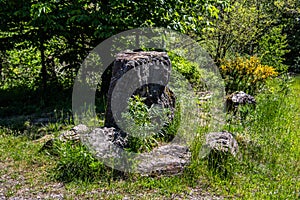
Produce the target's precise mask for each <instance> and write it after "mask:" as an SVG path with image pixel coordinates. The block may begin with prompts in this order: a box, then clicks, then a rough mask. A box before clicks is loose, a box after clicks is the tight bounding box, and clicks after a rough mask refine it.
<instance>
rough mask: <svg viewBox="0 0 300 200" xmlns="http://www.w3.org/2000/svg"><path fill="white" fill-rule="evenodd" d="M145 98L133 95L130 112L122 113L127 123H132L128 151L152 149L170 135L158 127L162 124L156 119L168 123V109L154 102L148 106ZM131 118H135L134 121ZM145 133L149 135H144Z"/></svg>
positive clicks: (129, 107)
mask: <svg viewBox="0 0 300 200" xmlns="http://www.w3.org/2000/svg"><path fill="white" fill-rule="evenodd" d="M144 100H145V98H142V97H140V96H138V95H135V96H133V97H132V98H130V99H129V102H128V113H123V114H122V117H123V119H124V121H125V122H126V124H129V123H130V124H132V125H131V126H130V127H128V131H129V142H128V149H127V150H128V151H133V152H144V151H150V150H151V149H152V148H153V147H156V146H157V145H158V144H159V142H160V141H163V140H164V139H163V138H165V136H166V135H169V134H167V133H164V131H163V130H159V129H158V128H159V127H160V126H161V125H160V124H159V122H158V121H156V119H158V118H159V121H160V123H162V122H163V123H164V124H168V119H167V116H168V115H167V112H168V111H167V110H166V109H164V110H161V109H157V108H156V107H155V106H154V104H153V105H152V106H151V107H150V108H148V106H147V105H146V104H145V103H144ZM131 119H133V121H132V120H131ZM132 122H133V123H132ZM161 128H163V127H161ZM143 133H147V134H149V135H146V136H144V135H143ZM165 139H166V138H165Z"/></svg>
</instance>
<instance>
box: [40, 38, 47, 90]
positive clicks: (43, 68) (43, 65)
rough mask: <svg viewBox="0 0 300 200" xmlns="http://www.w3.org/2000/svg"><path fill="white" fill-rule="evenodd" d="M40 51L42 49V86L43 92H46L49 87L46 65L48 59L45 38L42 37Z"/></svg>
mask: <svg viewBox="0 0 300 200" xmlns="http://www.w3.org/2000/svg"><path fill="white" fill-rule="evenodd" d="M40 51H41V64H42V69H41V75H42V87H43V92H45V91H46V89H47V66H46V60H45V49H44V39H43V38H41V41H40Z"/></svg>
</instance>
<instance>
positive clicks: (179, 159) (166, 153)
mask: <svg viewBox="0 0 300 200" xmlns="http://www.w3.org/2000/svg"><path fill="white" fill-rule="evenodd" d="M118 135H119V132H118V130H117V129H115V128H107V127H104V128H96V129H94V130H93V131H92V132H90V133H88V134H85V135H83V137H82V139H83V142H84V143H85V144H87V145H88V146H89V148H90V149H91V150H92V151H93V152H94V154H95V156H96V157H98V158H99V159H100V160H101V161H103V162H104V163H106V164H108V165H111V163H113V167H114V168H115V169H117V170H122V171H129V172H134V173H140V174H142V175H166V174H168V175H170V174H178V173H181V172H182V171H183V170H184V167H185V166H186V165H188V164H189V162H190V158H191V153H190V151H189V149H188V148H187V147H184V146H180V145H175V144H167V145H163V146H160V147H157V148H155V149H153V150H152V151H150V152H145V153H140V154H138V153H132V152H128V151H125V150H124V148H122V147H123V146H125V144H126V140H124V138H123V137H116V136H118ZM125 138H126V137H125ZM110 167H112V166H110Z"/></svg>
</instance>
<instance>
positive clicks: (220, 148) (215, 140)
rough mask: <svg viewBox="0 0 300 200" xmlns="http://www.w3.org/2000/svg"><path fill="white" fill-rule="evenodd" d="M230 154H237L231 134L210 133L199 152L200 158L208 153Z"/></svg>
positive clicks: (235, 142) (236, 145)
mask: <svg viewBox="0 0 300 200" xmlns="http://www.w3.org/2000/svg"><path fill="white" fill-rule="evenodd" d="M212 151H213V152H220V153H225V154H226V153H230V154H232V155H233V156H236V155H237V153H238V143H237V141H236V140H235V139H234V137H233V136H232V134H231V133H229V132H226V131H223V132H212V133H208V134H207V135H206V140H205V145H204V146H203V148H202V151H201V152H200V154H201V155H200V156H201V157H202V158H203V157H206V156H207V155H209V154H210V152H212Z"/></svg>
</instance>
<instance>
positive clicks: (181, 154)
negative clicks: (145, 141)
mask: <svg viewBox="0 0 300 200" xmlns="http://www.w3.org/2000/svg"><path fill="white" fill-rule="evenodd" d="M190 158H191V152H190V151H189V149H188V148H187V147H185V146H180V145H175V144H167V145H164V146H160V147H158V148H156V149H154V150H152V151H151V152H149V153H142V154H140V155H139V158H138V159H139V163H138V164H137V171H138V172H139V173H141V174H144V175H162V174H164V175H166V174H168V175H171V174H179V173H181V172H183V171H184V168H185V167H186V166H187V165H188V164H189V163H190Z"/></svg>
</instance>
